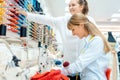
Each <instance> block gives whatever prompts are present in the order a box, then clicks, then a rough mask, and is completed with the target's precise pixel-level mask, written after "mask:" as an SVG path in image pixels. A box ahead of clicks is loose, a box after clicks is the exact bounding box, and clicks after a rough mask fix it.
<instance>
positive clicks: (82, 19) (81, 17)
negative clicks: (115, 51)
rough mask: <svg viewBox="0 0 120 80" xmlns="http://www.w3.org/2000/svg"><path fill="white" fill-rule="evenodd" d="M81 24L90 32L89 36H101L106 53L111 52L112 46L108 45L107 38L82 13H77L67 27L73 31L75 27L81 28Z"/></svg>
mask: <svg viewBox="0 0 120 80" xmlns="http://www.w3.org/2000/svg"><path fill="white" fill-rule="evenodd" d="M80 23H83V24H84V28H85V30H86V31H88V32H89V34H91V35H92V36H100V37H101V38H102V39H103V42H104V51H105V53H107V52H109V51H110V50H111V48H110V45H109V44H108V41H107V40H106V38H105V36H104V35H103V34H102V33H101V32H100V30H99V29H98V28H97V27H96V26H95V25H94V24H93V23H91V22H90V21H89V20H88V18H87V17H86V16H85V15H83V14H81V13H76V14H74V15H72V17H71V18H70V20H69V21H68V24H67V27H68V29H70V30H71V29H72V27H73V26H74V25H77V26H79V25H80Z"/></svg>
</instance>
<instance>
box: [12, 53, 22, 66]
mask: <svg viewBox="0 0 120 80" xmlns="http://www.w3.org/2000/svg"><path fill="white" fill-rule="evenodd" d="M12 61H13V62H14V64H15V66H16V67H19V62H20V61H21V60H20V59H18V58H17V57H16V56H15V55H14V56H13V58H12Z"/></svg>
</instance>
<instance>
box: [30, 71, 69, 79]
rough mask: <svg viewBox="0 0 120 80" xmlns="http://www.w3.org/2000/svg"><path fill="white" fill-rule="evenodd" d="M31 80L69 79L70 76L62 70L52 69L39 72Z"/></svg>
mask: <svg viewBox="0 0 120 80" xmlns="http://www.w3.org/2000/svg"><path fill="white" fill-rule="evenodd" d="M31 80H69V78H68V77H67V76H64V75H63V74H61V71H60V70H51V71H50V72H45V73H42V74H40V73H37V74H35V75H34V76H32V77H31Z"/></svg>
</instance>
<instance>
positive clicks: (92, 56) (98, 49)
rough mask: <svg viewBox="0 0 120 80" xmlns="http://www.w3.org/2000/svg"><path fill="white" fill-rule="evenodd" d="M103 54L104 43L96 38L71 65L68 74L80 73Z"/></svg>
mask: <svg viewBox="0 0 120 80" xmlns="http://www.w3.org/2000/svg"><path fill="white" fill-rule="evenodd" d="M103 53H104V43H103V41H102V39H101V38H96V39H94V40H92V41H91V42H90V45H89V46H88V48H87V49H86V50H85V52H84V53H83V54H81V55H80V56H79V58H78V59H77V60H76V61H75V62H74V63H72V64H71V65H70V66H69V68H68V70H67V71H68V72H69V73H71V74H74V73H77V72H82V70H83V69H84V68H86V67H87V66H89V65H90V64H91V63H92V62H94V61H95V60H97V59H98V58H99V57H100V56H101V55H102V54H103Z"/></svg>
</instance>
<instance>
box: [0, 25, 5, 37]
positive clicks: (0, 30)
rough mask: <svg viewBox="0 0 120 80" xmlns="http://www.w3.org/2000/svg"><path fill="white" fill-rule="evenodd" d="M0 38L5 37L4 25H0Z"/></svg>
mask: <svg viewBox="0 0 120 80" xmlns="http://www.w3.org/2000/svg"><path fill="white" fill-rule="evenodd" d="M0 36H6V25H5V24H1V25H0Z"/></svg>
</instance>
